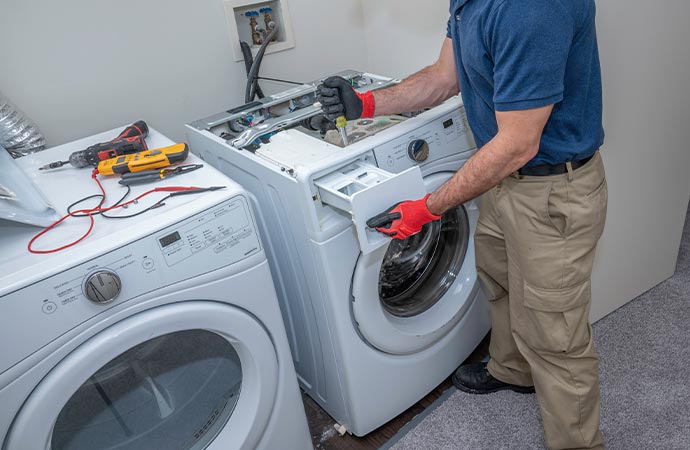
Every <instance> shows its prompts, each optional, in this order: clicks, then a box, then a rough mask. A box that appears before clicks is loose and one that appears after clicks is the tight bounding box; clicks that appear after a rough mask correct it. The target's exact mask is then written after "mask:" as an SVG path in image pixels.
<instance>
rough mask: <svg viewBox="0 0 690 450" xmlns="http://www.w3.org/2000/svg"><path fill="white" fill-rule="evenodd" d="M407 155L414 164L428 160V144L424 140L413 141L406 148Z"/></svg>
mask: <svg viewBox="0 0 690 450" xmlns="http://www.w3.org/2000/svg"><path fill="white" fill-rule="evenodd" d="M407 154H408V155H409V157H410V158H411V159H412V160H413V161H416V162H424V161H426V160H427V158H429V143H428V142H427V141H425V140H424V139H415V140H414V141H412V142H410V144H409V145H408V146H407Z"/></svg>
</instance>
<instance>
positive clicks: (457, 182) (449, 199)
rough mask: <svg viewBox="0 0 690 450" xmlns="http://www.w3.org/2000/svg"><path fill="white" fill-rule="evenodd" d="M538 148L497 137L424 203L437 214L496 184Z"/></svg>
mask: <svg viewBox="0 0 690 450" xmlns="http://www.w3.org/2000/svg"><path fill="white" fill-rule="evenodd" d="M537 150H538V148H531V149H529V148H519V147H516V146H515V145H514V144H513V143H512V142H510V140H509V139H506V138H503V137H502V136H500V135H497V136H496V137H495V138H494V139H492V140H491V141H489V143H487V144H486V145H485V146H484V147H482V148H481V149H480V150H479V151H478V152H477V153H475V154H474V156H472V158H470V159H469V160H468V161H467V162H466V163H465V165H463V166H462V167H461V168H460V170H458V172H457V173H456V174H455V175H454V176H453V178H451V179H450V180H448V181H447V182H446V183H445V184H443V186H441V187H440V188H438V189H437V190H436V192H434V193H433V194H431V196H430V197H429V199H428V200H427V207H428V208H429V211H431V212H432V213H433V214H436V215H441V214H443V213H445V212H446V211H448V210H449V209H452V208H454V207H456V206H458V205H461V204H463V203H465V202H467V201H469V200H472V199H473V198H476V197H479V196H480V195H482V194H483V193H484V192H486V191H488V190H489V189H491V188H492V187H494V186H496V185H497V184H498V183H500V182H501V181H502V180H503V179H504V178H506V177H507V176H508V175H510V174H511V173H513V172H515V171H516V170H518V169H520V168H521V167H522V166H524V165H525V164H526V163H527V162H528V161H529V160H530V159H532V157H534V155H535V154H536V152H537Z"/></svg>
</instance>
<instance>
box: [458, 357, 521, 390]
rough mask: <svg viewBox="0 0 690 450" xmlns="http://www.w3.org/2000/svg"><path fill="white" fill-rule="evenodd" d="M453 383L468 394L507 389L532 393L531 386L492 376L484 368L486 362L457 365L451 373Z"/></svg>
mask: <svg viewBox="0 0 690 450" xmlns="http://www.w3.org/2000/svg"><path fill="white" fill-rule="evenodd" d="M453 384H454V385H455V387H456V388H458V389H460V390H461V391H463V392H468V393H470V394H490V393H492V392H497V391H503V390H506V389H509V390H511V391H515V392H518V393H520V394H532V393H534V387H533V386H518V385H516V384H508V383H504V382H503V381H500V380H497V379H496V378H494V377H492V376H491V374H490V373H489V371H488V370H487V368H486V363H485V362H483V363H478V364H466V365H464V366H460V367H458V370H456V371H455V373H454V374H453Z"/></svg>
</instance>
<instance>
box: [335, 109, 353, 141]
mask: <svg viewBox="0 0 690 450" xmlns="http://www.w3.org/2000/svg"><path fill="white" fill-rule="evenodd" d="M335 126H336V127H338V131H340V137H341V138H343V145H344V146H346V147H347V146H348V145H350V140H349V139H348V138H347V130H346V129H345V127H347V119H346V118H345V116H340V117H338V118H337V119H335Z"/></svg>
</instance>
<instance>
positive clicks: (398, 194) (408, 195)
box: [314, 161, 426, 253]
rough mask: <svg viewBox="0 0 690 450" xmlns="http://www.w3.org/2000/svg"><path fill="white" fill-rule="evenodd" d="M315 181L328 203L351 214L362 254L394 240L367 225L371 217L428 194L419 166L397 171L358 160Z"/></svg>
mask: <svg viewBox="0 0 690 450" xmlns="http://www.w3.org/2000/svg"><path fill="white" fill-rule="evenodd" d="M314 184H315V185H316V187H317V189H318V192H319V197H320V198H321V201H322V202H323V203H324V204H325V205H329V206H331V207H333V208H337V209H339V210H341V211H344V212H346V213H348V214H350V215H351V216H352V222H353V223H354V225H355V229H356V231H357V238H358V240H359V244H360V249H361V251H362V253H370V252H372V251H374V250H376V249H378V248H380V247H382V246H383V245H386V244H388V242H390V239H391V238H389V237H387V236H385V235H383V234H381V233H379V232H378V231H376V230H372V229H370V228H368V227H367V224H366V222H367V220H368V219H370V218H371V217H373V216H375V215H376V214H378V213H380V212H382V211H385V210H386V209H388V208H390V207H391V206H393V205H395V204H396V203H399V202H401V201H404V200H416V199H419V198H422V197H424V195H426V188H425V187H424V180H423V178H422V172H421V171H420V169H419V167H417V166H415V167H412V168H410V169H407V170H405V171H403V172H400V173H397V174H394V173H390V172H387V171H385V170H383V169H380V168H378V167H376V166H374V165H372V164H369V163H367V162H364V161H355V162H353V163H351V164H349V165H347V166H344V167H341V168H339V169H337V170H335V171H334V172H331V173H329V174H328V175H325V176H323V177H321V178H318V179H316V180H314Z"/></svg>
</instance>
